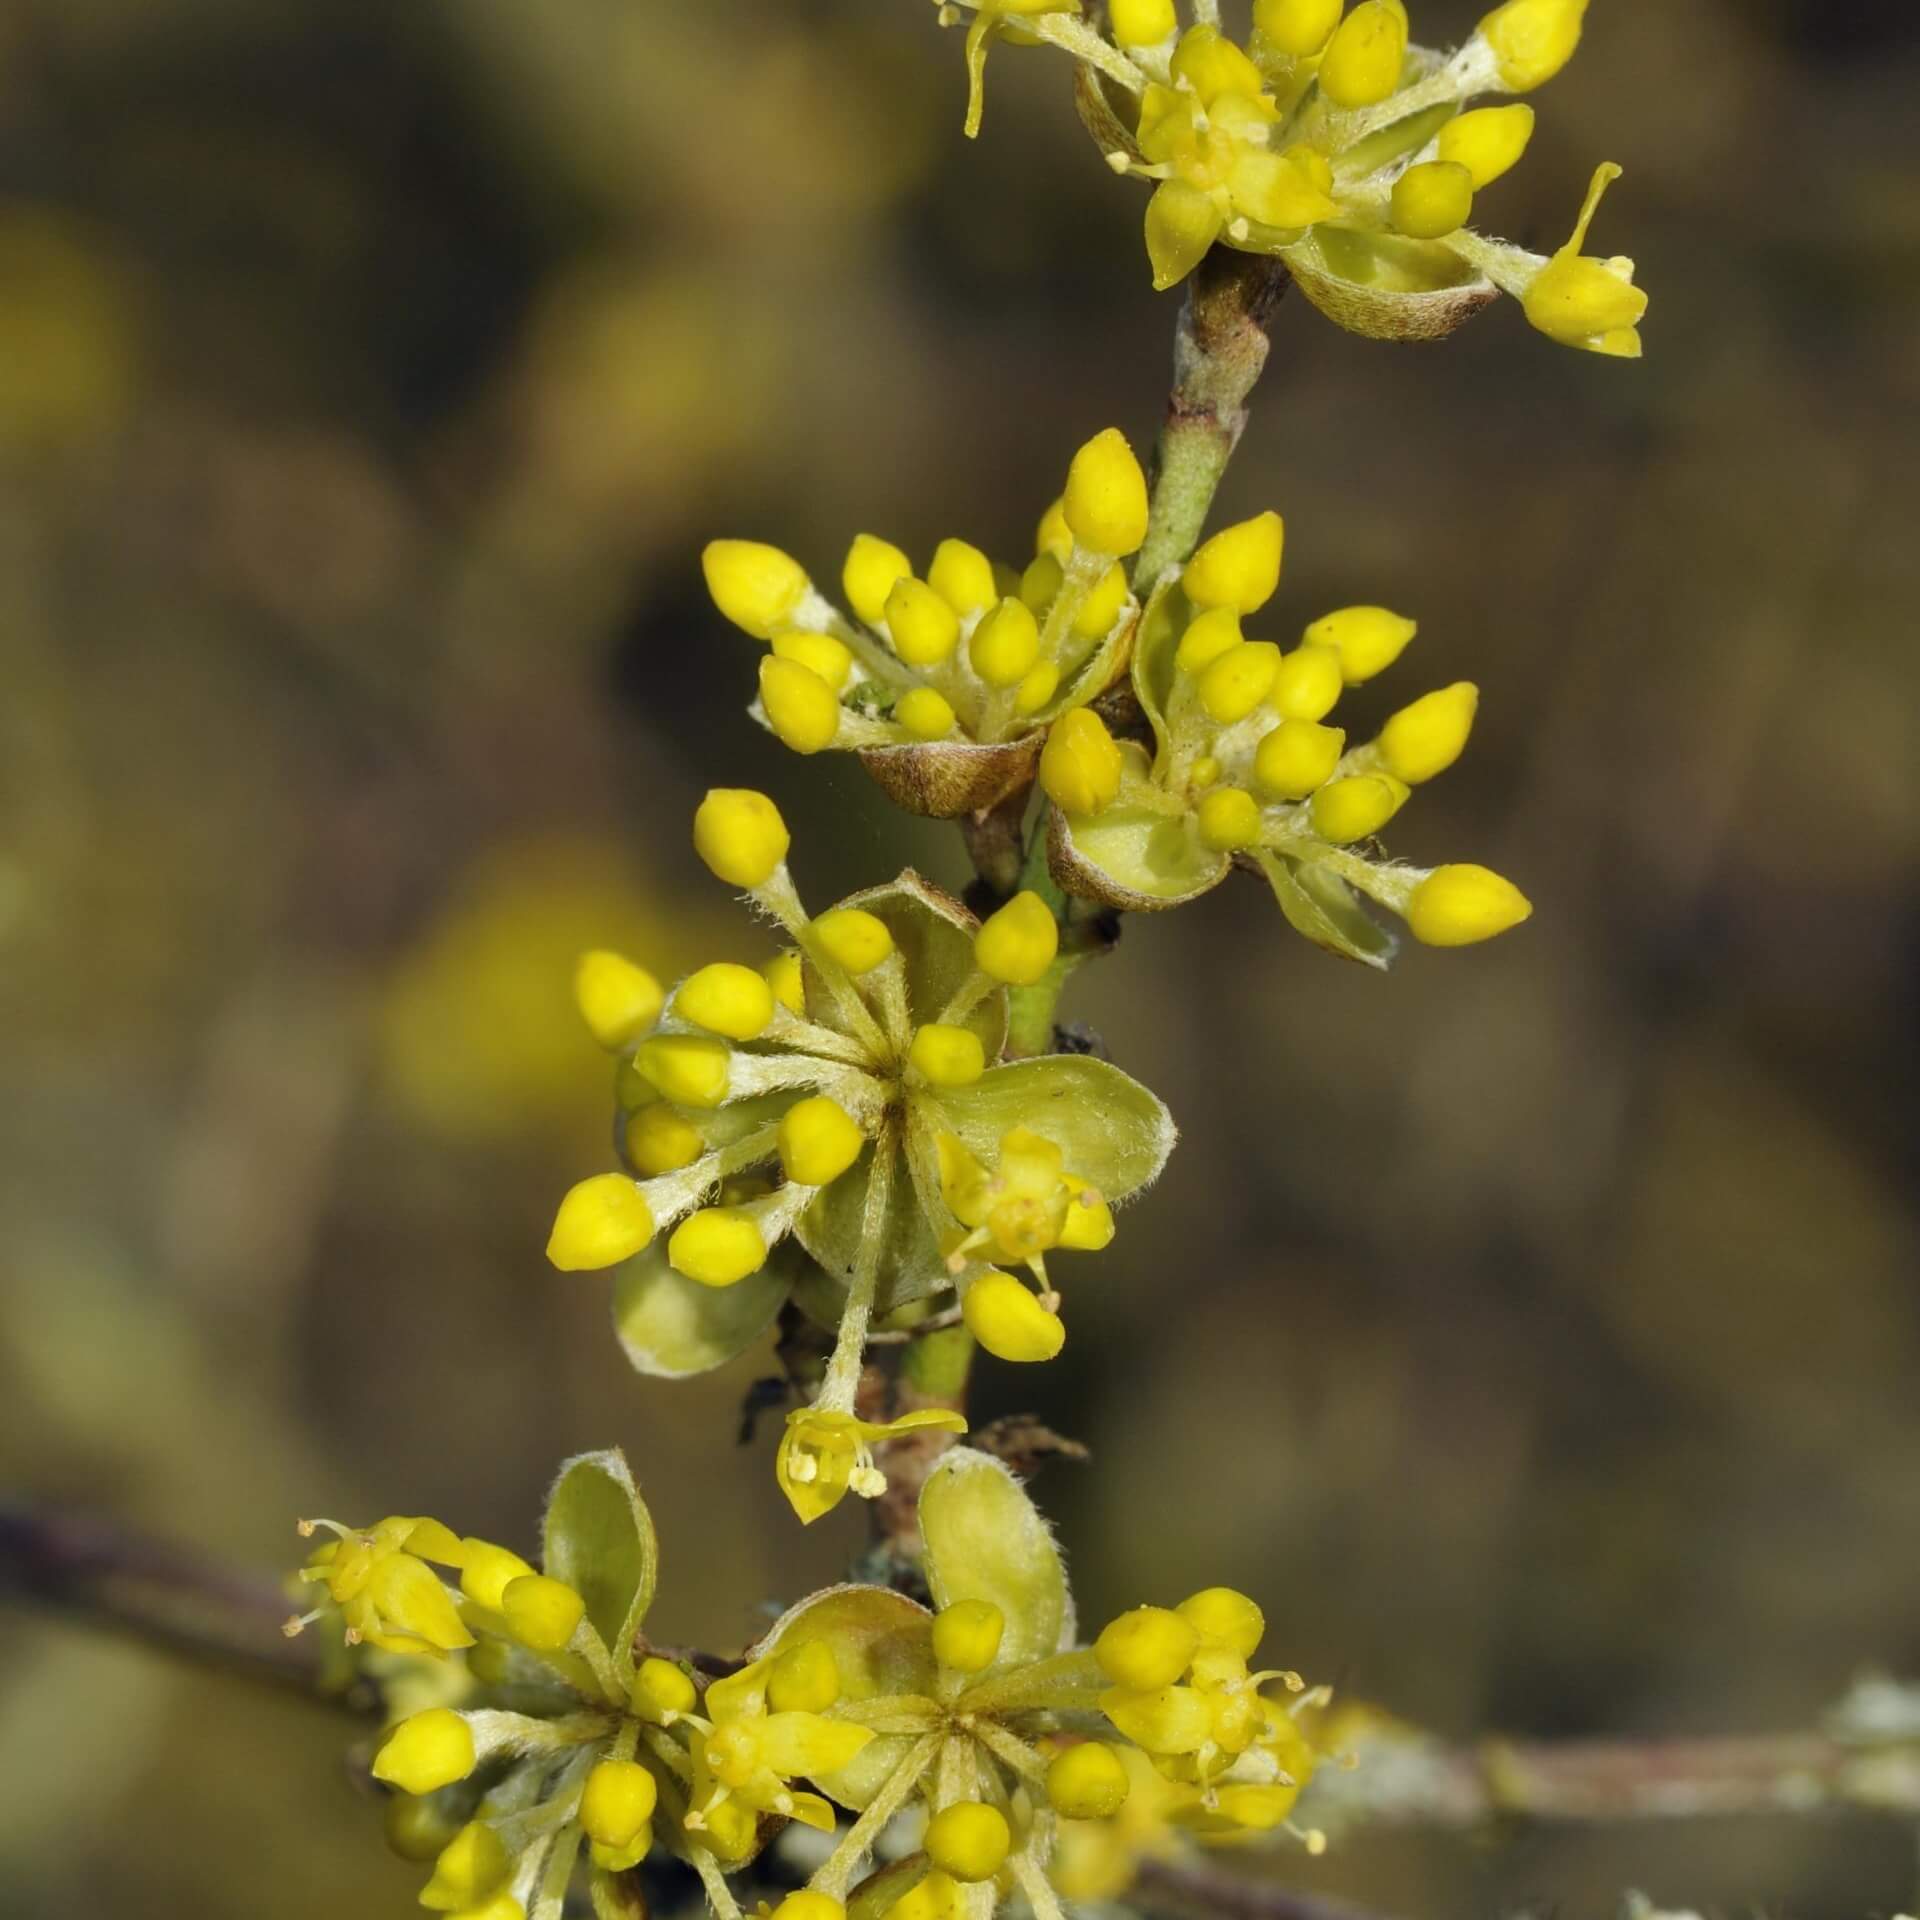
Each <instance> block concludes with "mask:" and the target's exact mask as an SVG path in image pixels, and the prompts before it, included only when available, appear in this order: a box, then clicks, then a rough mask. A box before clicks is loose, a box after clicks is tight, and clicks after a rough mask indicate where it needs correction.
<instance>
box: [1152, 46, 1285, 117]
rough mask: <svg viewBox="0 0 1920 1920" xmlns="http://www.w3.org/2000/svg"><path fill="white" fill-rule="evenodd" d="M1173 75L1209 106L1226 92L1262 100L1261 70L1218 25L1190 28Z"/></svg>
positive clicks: (1175, 58) (1177, 50)
mask: <svg viewBox="0 0 1920 1920" xmlns="http://www.w3.org/2000/svg"><path fill="white" fill-rule="evenodd" d="M1173 76H1174V78H1175V79H1176V80H1184V81H1185V82H1186V83H1187V85H1188V86H1190V87H1191V88H1192V89H1193V90H1194V92H1195V93H1196V94H1198V95H1199V97H1200V102H1201V104H1202V105H1203V106H1208V107H1211V106H1212V105H1213V104H1214V102H1215V101H1216V100H1218V99H1219V98H1220V97H1221V95H1222V94H1228V93H1232V94H1238V95H1239V96H1240V97H1241V99H1243V100H1254V101H1258V100H1259V98H1260V96H1261V94H1262V92H1263V88H1262V85H1261V81H1260V69H1259V68H1258V67H1256V66H1255V65H1254V64H1253V62H1252V61H1251V60H1250V59H1248V58H1247V56H1246V55H1245V54H1244V53H1242V52H1241V50H1240V49H1239V48H1238V47H1237V46H1235V45H1234V43H1233V42H1232V41H1231V40H1229V39H1228V38H1227V36H1226V35H1225V34H1223V33H1222V32H1221V31H1220V29H1219V28H1218V27H1214V26H1207V25H1205V24H1202V25H1200V26H1197V27H1189V28H1188V29H1187V31H1186V32H1185V33H1183V34H1182V35H1181V36H1180V44H1179V46H1178V47H1176V48H1175V49H1174V54H1173ZM1268 117H1271V116H1268Z"/></svg>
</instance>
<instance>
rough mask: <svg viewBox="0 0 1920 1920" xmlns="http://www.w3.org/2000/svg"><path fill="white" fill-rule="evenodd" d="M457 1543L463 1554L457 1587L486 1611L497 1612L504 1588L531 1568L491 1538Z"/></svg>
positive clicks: (500, 1606) (504, 1595)
mask: <svg viewBox="0 0 1920 1920" xmlns="http://www.w3.org/2000/svg"><path fill="white" fill-rule="evenodd" d="M460 1544H461V1547H462V1549H463V1550H464V1555H465V1557H464V1558H463V1559H462V1560H461V1562H460V1591H461V1592H462V1593H464V1594H465V1595H466V1596H467V1598H468V1599H469V1600H471V1601H473V1602H475V1604H476V1605H479V1606H482V1607H485V1608H486V1609H487V1611H488V1612H489V1613H498V1612H499V1611H500V1610H501V1608H502V1607H504V1606H505V1605H506V1596H507V1589H508V1588H509V1587H510V1586H512V1585H513V1583H514V1582H515V1581H516V1580H524V1579H525V1578H526V1577H527V1575H528V1574H530V1573H531V1572H532V1571H533V1569H532V1568H531V1567H530V1566H528V1565H527V1563H526V1562H525V1561H524V1560H522V1559H521V1558H520V1556H519V1555H518V1554H517V1553H515V1552H513V1551H512V1549H511V1548H508V1547H501V1546H496V1545H495V1544H494V1543H493V1542H492V1541H491V1540H480V1539H467V1540H463V1541H462V1542H461V1543H460Z"/></svg>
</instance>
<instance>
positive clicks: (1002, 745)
mask: <svg viewBox="0 0 1920 1920" xmlns="http://www.w3.org/2000/svg"><path fill="white" fill-rule="evenodd" d="M1146 533H1147V483H1146V476H1145V475H1144V474H1143V473H1142V472H1141V470H1140V463H1139V461H1138V460H1136V459H1135V458H1134V454H1133V449H1132V448H1131V447H1129V446H1128V445H1127V443H1126V440H1125V439H1124V438H1123V437H1122V436H1121V435H1120V433H1119V432H1118V431H1117V430H1116V429H1114V428H1111V427H1109V428H1108V429H1107V430H1106V431H1105V432H1104V433H1100V434H1096V435H1095V436H1094V437H1093V439H1091V440H1089V441H1088V442H1087V444H1086V445H1085V446H1083V447H1082V448H1081V449H1080V451H1079V452H1078V453H1076V454H1075V455H1074V457H1073V461H1072V464H1071V465H1070V466H1069V468H1068V469H1067V484H1066V487H1065V489H1064V491H1063V492H1062V493H1061V495H1060V497H1059V498H1058V499H1056V500H1055V501H1054V503H1053V504H1052V505H1051V506H1050V507H1049V508H1048V509H1047V511H1046V513H1045V514H1044V515H1043V516H1042V518H1041V521H1040V528H1039V533H1038V535H1037V537H1036V539H1035V542H1034V557H1033V560H1032V561H1031V563H1030V564H1029V565H1028V566H1027V568H1026V570H1025V571H1024V572H1016V571H1015V569H1013V568H1012V567H1009V566H1005V565H1002V564H1000V563H998V562H996V561H994V560H991V559H989V558H988V556H987V555H986V554H984V553H983V552H981V550H980V549H979V548H978V547H976V546H973V545H971V544H969V543H968V542H967V541H965V540H959V539H951V540H943V541H941V542H940V544H939V546H938V548H936V549H935V551H934V555H933V558H932V561H931V562H930V564H929V565H928V567H927V571H926V575H925V577H924V578H922V577H921V576H919V575H917V574H916V573H915V572H914V570H913V563H912V561H911V560H910V559H909V558H908V557H907V555H906V554H904V553H903V552H902V551H901V550H900V549H899V548H898V547H897V546H895V545H894V544H893V542H892V541H890V540H883V539H880V538H879V537H878V536H877V535H874V534H871V533H863V534H861V535H859V537H858V538H857V539H855V541H854V543H853V545H852V546H851V547H850V548H849V549H848V550H847V558H846V564H845V565H844V566H843V567H842V569H841V573H840V582H841V587H842V589H843V591H844V592H845V594H846V600H847V604H848V606H850V607H851V608H852V609H853V612H854V615H855V618H854V619H851V620H850V619H848V618H847V616H846V615H845V614H844V613H842V612H841V611H840V609H839V608H838V607H836V606H834V605H833V604H832V603H831V602H830V601H828V600H827V599H826V598H825V597H824V596H823V595H822V594H820V593H819V592H818V591H817V590H816V589H815V587H814V585H813V583H812V582H811V581H810V580H809V579H808V577H807V574H806V572H805V570H804V569H803V568H802V567H801V565H800V563H799V562H798V561H797V560H795V559H793V558H791V557H790V556H789V555H787V554H785V553H783V552H781V551H780V549H779V548H778V547H770V546H765V545H763V544H761V543H760V542H758V541H754V540H715V541H713V542H712V543H711V544H710V545H709V546H708V547H707V550H706V553H705V554H704V556H703V562H704V565H705V569H706V576H707V589H708V591H709V592H710V593H711V594H712V595H713V599H714V604H715V605H716V606H717V607H718V608H719V609H720V611H721V612H722V613H723V614H725V615H726V616H727V618H728V619H729V620H731V621H732V622H733V623H734V625H735V626H737V627H740V628H741V629H743V630H744V631H745V632H747V633H750V634H752V635H753V637H754V638H755V639H756V640H764V641H767V642H768V643H769V650H768V653H767V656H766V658H764V659H763V660H762V661H761V663H760V697H759V699H758V700H757V701H755V703H754V705H753V708H752V713H753V717H754V718H755V719H756V720H758V721H759V722H760V723H761V725H762V726H765V727H767V728H769V729H771V731H772V732H774V733H776V734H778V735H779V737H780V738H781V739H782V740H783V741H785V742H786V744H787V745H788V746H790V747H791V748H793V750H794V751H795V752H796V753H819V752H821V751H823V750H824V749H827V748H839V749H842V750H854V751H857V752H858V753H859V754H860V756H861V759H862V760H863V762H864V763H865V765H866V767H867V769H868V771H869V772H870V773H872V775H873V777H874V778H875V779H876V780H878V781H879V782H880V784H881V785H882V786H883V787H884V788H885V789H886V792H887V794H888V795H889V797H890V798H892V799H893V800H894V801H895V802H897V803H898V804H899V805H900V806H903V807H905V808H907V809H909V810H910V811H912V812H914V813H922V814H931V815H935V816H938V817H952V816H957V815H960V814H965V813H974V812H977V811H979V810H980V809H982V808H985V807H990V806H992V805H993V804H994V803H995V802H996V801H998V800H1001V799H1003V798H1005V797H1006V796H1007V795H1008V794H1011V793H1016V792H1019V791H1020V790H1021V789H1023V788H1025V787H1026V786H1027V785H1028V784H1030V782H1031V781H1032V779H1033V766H1034V757H1035V755H1036V754H1037V753H1038V752H1039V747H1040V740H1041V737H1042V735H1043V734H1044V733H1045V731H1046V729H1047V726H1048V724H1049V723H1050V722H1052V721H1054V720H1057V719H1058V718H1059V717H1060V716H1061V715H1062V714H1064V713H1069V712H1072V711H1073V710H1074V709H1075V708H1078V707H1082V706H1084V705H1085V704H1086V703H1087V702H1088V701H1089V700H1093V699H1095V698H1097V697H1098V696H1099V695H1100V694H1102V693H1104V692H1105V691H1106V689H1107V688H1108V687H1109V686H1111V685H1112V684H1113V682H1114V681H1115V680H1116V679H1117V678H1118V677H1119V676H1120V674H1121V673H1122V672H1124V670H1125V667H1126V646H1127V642H1128V640H1129V638H1130V637H1131V635H1132V632H1133V625H1134V620H1135V618H1136V616H1137V615H1138V614H1139V611H1140V608H1139V604H1138V602H1137V601H1136V600H1135V599H1134V597H1133V592H1132V589H1131V588H1130V587H1129V585H1128V583H1127V572H1126V567H1125V565H1124V562H1125V561H1126V559H1127V557H1128V556H1129V555H1131V554H1133V553H1135V552H1136V551H1138V549H1139V546H1140V543H1141V541H1142V540H1144V539H1145V538H1146Z"/></svg>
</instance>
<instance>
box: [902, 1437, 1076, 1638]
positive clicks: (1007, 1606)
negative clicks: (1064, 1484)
mask: <svg viewBox="0 0 1920 1920" xmlns="http://www.w3.org/2000/svg"><path fill="white" fill-rule="evenodd" d="M920 1531H921V1533H922V1535H923V1536H924V1537H925V1539H926V1543H927V1585H928V1587H929V1588H930V1589H931V1591H932V1593H933V1599H934V1604H935V1605H936V1606H939V1607H950V1606H952V1605H953V1603H954V1602H955V1601H956V1600H989V1601H991V1602H992V1603H993V1604H994V1605H995V1606H996V1607H998V1608H999V1609H1000V1611H1001V1613H1002V1614H1004V1615H1005V1616H1006V1622H1007V1626H1006V1632H1005V1633H1004V1634H1003V1635H1002V1637H1001V1641H1000V1655H999V1658H998V1659H997V1660H996V1661H995V1663H994V1665H995V1666H996V1667H1021V1666H1025V1665H1027V1664H1028V1663H1029V1662H1031V1661H1034V1660H1044V1659H1046V1658H1047V1656H1048V1655H1049V1654H1054V1653H1058V1652H1060V1651H1061V1649H1062V1648H1064V1647H1069V1646H1071V1645H1072V1644H1073V1634H1074V1619H1073V1596H1072V1594H1071V1593H1070V1592H1069V1591H1068V1588H1067V1569H1066V1564H1065V1562H1064V1561H1063V1560H1062V1559H1061V1558H1060V1549H1059V1548H1058V1547H1056V1546H1055V1545H1054V1543H1053V1534H1052V1532H1051V1530H1050V1529H1049V1528H1048V1526H1047V1523H1046V1522H1045V1521H1044V1520H1043V1519H1042V1518H1041V1517H1040V1512H1039V1509H1038V1508H1036V1507H1035V1506H1034V1504H1033V1502H1032V1501H1031V1500H1029V1499H1028V1498H1027V1492H1026V1489H1025V1488H1024V1487H1023V1486H1021V1484H1020V1482H1019V1481H1018V1480H1016V1479H1015V1478H1014V1476H1013V1475H1012V1473H1011V1472H1009V1471H1008V1469H1007V1468H1006V1467H1005V1466H1004V1465H1003V1464H1002V1463H1001V1462H1000V1461H998V1460H996V1459H994V1458H993V1457H992V1456H991V1455H990V1454H985V1453H978V1452H976V1451H975V1450H974V1449H973V1448H972V1447H951V1448H949V1449H948V1450H947V1452H945V1453H944V1454H942V1455H941V1457H940V1464H939V1465H938V1466H937V1467H935V1468H934V1470H933V1471H932V1473H930V1474H929V1475H928V1476H927V1484H926V1486H925V1487H924V1488H923V1489H922V1490H921V1494H920Z"/></svg>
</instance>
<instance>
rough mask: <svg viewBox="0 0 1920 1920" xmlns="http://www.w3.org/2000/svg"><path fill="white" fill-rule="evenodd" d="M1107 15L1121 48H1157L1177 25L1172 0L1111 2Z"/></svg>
mask: <svg viewBox="0 0 1920 1920" xmlns="http://www.w3.org/2000/svg"><path fill="white" fill-rule="evenodd" d="M1107 14H1108V18H1109V21H1110V23H1111V25H1112V27H1113V39H1114V44H1115V45H1116V46H1121V47H1157V46H1159V45H1160V44H1161V43H1162V42H1163V41H1164V40H1166V39H1168V38H1169V37H1171V35H1172V33H1173V30H1174V28H1175V27H1177V26H1178V25H1179V24H1180V22H1179V17H1178V16H1177V15H1176V14H1175V12H1174V10H1173V0H1112V5H1110V6H1109V7H1108V9H1107Z"/></svg>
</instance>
